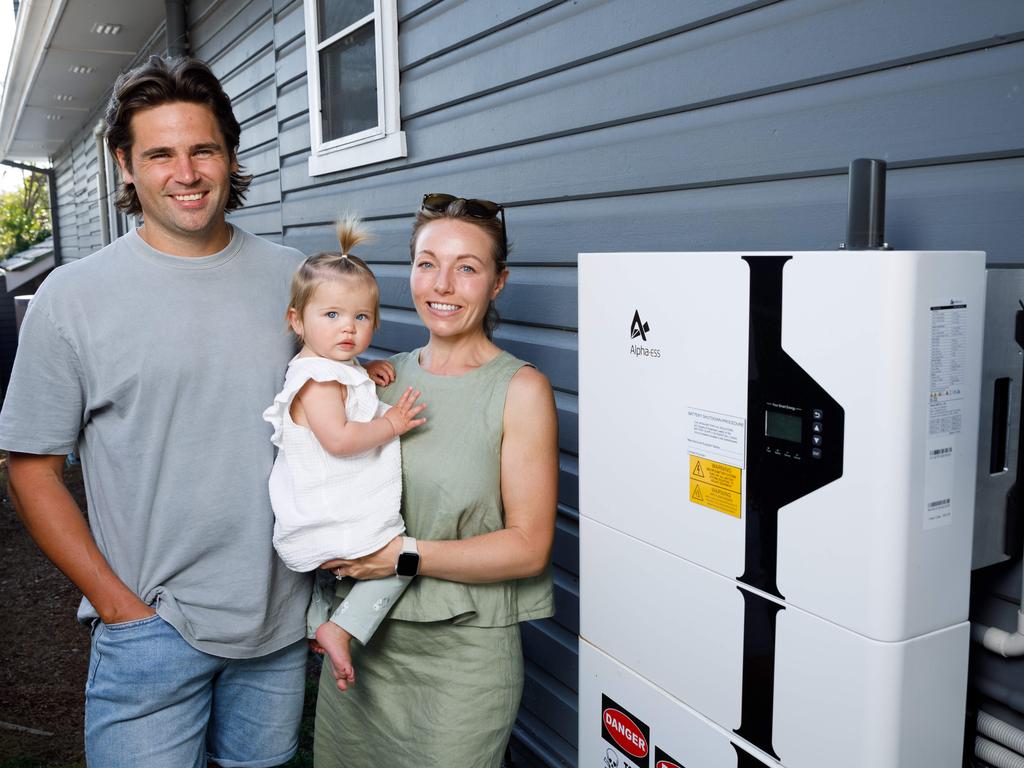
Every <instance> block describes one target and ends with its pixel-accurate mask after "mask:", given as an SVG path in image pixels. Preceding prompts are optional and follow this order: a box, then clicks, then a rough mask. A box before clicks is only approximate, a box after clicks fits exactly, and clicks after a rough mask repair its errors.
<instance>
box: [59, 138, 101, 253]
mask: <svg viewBox="0 0 1024 768" xmlns="http://www.w3.org/2000/svg"><path fill="white" fill-rule="evenodd" d="M53 167H54V170H55V172H56V177H57V217H58V226H59V228H60V245H61V259H62V261H64V262H70V261H76V260H77V259H81V258H83V257H85V256H88V255H89V254H90V253H92V252H93V251H96V250H98V249H99V248H100V247H102V245H103V234H102V230H101V224H100V215H101V206H100V200H99V178H98V174H99V160H98V158H97V153H96V143H95V139H94V138H93V134H92V130H91V127H90V128H89V129H87V130H84V131H81V132H80V133H79V134H78V136H76V137H75V139H74V141H72V142H71V143H69V144H68V145H65V148H64V150H63V151H62V152H61V153H60V154H58V155H57V156H56V157H54V158H53Z"/></svg>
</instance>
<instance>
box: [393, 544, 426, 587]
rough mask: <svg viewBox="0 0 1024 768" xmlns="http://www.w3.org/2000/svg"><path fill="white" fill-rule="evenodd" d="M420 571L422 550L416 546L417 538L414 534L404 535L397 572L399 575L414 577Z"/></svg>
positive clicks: (396, 566) (396, 567)
mask: <svg viewBox="0 0 1024 768" xmlns="http://www.w3.org/2000/svg"><path fill="white" fill-rule="evenodd" d="M419 572H420V551H419V550H418V549H417V548H416V539H414V538H413V537H412V536H403V537H402V551H401V552H400V553H399V555H398V563H397V564H396V565H395V573H396V574H397V575H399V576H405V577H407V578H410V579H411V578H412V577H413V576H415V575H416V574H417V573H419Z"/></svg>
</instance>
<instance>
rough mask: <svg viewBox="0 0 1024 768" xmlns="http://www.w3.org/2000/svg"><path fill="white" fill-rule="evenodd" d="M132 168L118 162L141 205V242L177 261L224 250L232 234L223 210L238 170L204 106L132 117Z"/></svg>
mask: <svg viewBox="0 0 1024 768" xmlns="http://www.w3.org/2000/svg"><path fill="white" fill-rule="evenodd" d="M130 128H131V136H132V146H131V158H130V159H131V163H130V167H129V163H128V162H127V160H128V158H126V157H125V154H124V152H123V151H122V150H118V151H117V159H118V163H119V164H120V166H121V173H122V175H123V177H124V180H125V183H130V184H134V185H135V191H136V193H137V194H138V196H139V203H140V205H141V206H142V212H143V218H144V222H143V226H142V228H141V229H140V231H139V234H140V235H141V236H142V238H143V239H144V240H145V241H146V242H147V243H149V244H150V245H152V246H153V247H154V248H156V249H157V250H160V251H164V252H165V253H170V254H174V255H179V256H203V255H209V254H211V253H216V252H217V251H219V250H221V249H222V248H224V247H225V246H226V245H227V243H228V240H229V239H230V230H229V229H228V226H227V224H226V223H225V221H224V207H225V206H226V205H227V201H228V195H229V193H230V190H231V172H232V170H234V168H235V167H236V163H235V161H234V160H233V159H232V157H231V152H230V151H229V149H228V147H227V146H226V144H225V141H224V135H223V134H222V133H221V131H220V127H219V126H218V125H217V118H216V117H215V116H214V114H213V111H212V110H210V109H209V108H208V107H206V106H204V105H202V104H193V103H191V102H183V101H177V102H171V103H169V104H161V105H160V106H157V107H150V108H149V109H143V110H140V111H139V112H136V113H135V114H134V115H133V116H132V120H131V124H130Z"/></svg>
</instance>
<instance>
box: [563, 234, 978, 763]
mask: <svg viewBox="0 0 1024 768" xmlns="http://www.w3.org/2000/svg"><path fill="white" fill-rule="evenodd" d="M579 269H580V276H579V291H580V512H581V516H582V518H583V519H582V520H581V526H580V547H581V584H580V601H581V621H580V626H581V630H580V633H581V636H582V638H583V640H585V641H587V642H588V643H591V644H593V645H594V646H595V647H596V648H598V649H600V650H601V651H603V652H604V653H605V654H606V655H607V656H610V657H611V658H612V659H614V660H615V661H616V662H617V663H619V664H623V665H625V666H626V667H628V668H629V669H631V670H632V671H633V672H634V673H635V674H637V675H639V677H640V678H643V679H646V680H647V681H648V682H649V683H650V684H651V685H653V686H654V687H655V688H657V689H658V690H659V691H661V693H662V694H663V695H664V696H665V697H668V699H673V700H677V701H678V702H681V704H682V706H683V707H684V708H688V709H689V710H692V712H694V713H696V716H697V718H698V721H701V719H702V718H703V719H704V720H706V721H708V722H710V723H714V727H715V728H717V729H719V730H720V731H721V732H722V733H723V734H731V736H729V737H728V738H727V741H728V739H729V738H731V739H732V740H734V741H735V740H738V743H740V744H741V745H743V747H744V748H743V749H739V751H738V752H736V751H734V753H735V754H736V755H737V757H736V759H737V760H739V761H740V764H742V761H743V760H747V759H752V758H750V756H751V755H755V754H759V755H761V756H763V757H766V759H768V760H769V761H770V762H769V764H770V763H771V762H773V761H778V762H779V763H781V764H782V765H785V766H787V768H805V767H806V768H811V767H812V766H820V765H830V766H850V768H854V767H855V766H864V765H872V766H877V767H878V768H897V767H899V768H913V767H916V766H921V768H924V766H928V767H929V768H936V767H937V766H950V768H952V767H953V766H956V765H959V761H960V742H961V739H962V737H961V733H962V729H963V723H962V720H963V711H964V694H965V689H966V661H967V644H968V634H969V633H968V625H967V624H966V619H967V610H968V595H969V574H970V560H971V532H972V516H973V504H974V488H975V485H974V480H975V466H976V457H977V445H976V441H977V429H978V407H979V392H978V389H979V380H980V372H981V351H982V344H981V339H982V330H983V320H984V315H985V313H984V302H985V257H984V254H983V253H980V252H969V253H968V252H906V251H850V252H844V251H839V252H794V253H770V254H768V253H657V254H629V253H615V254H582V255H581V256H580V262H579ZM582 664H584V662H583V655H582V651H581V665H582ZM586 674H589V671H587V670H586V669H585V668H584V667H583V666H581V677H582V676H585V675H586ZM612 698H614V696H612ZM620 703H622V704H623V705H625V706H627V707H628V702H620ZM592 706H593V702H585V701H584V700H583V693H582V690H581V704H580V707H581V741H580V748H581V754H583V744H584V735H585V734H584V730H585V728H586V725H585V722H584V718H583V715H582V712H583V711H584V708H585V707H592ZM650 716H651V717H653V715H650ZM726 746H728V745H726ZM744 755H746V757H744ZM676 758H677V759H679V760H681V761H682V764H685V765H687V766H689V767H690V768H693V766H700V765H705V764H706V765H708V766H710V765H718V763H714V762H707V763H702V762H700V761H699V759H698V758H696V757H694V756H689V757H688V756H687V755H685V754H682V755H676ZM634 762H635V761H634ZM734 764H736V763H734ZM752 764H754V765H756V764H759V763H752ZM581 765H588V763H584V762H582V761H581ZM643 765H646V764H643Z"/></svg>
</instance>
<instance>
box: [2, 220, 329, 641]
mask: <svg viewBox="0 0 1024 768" xmlns="http://www.w3.org/2000/svg"><path fill="white" fill-rule="evenodd" d="M301 258H302V254H300V253H299V252H298V251H295V250H293V249H290V248H284V247H282V246H279V245H275V244H274V243H271V242H268V241H266V240H263V239H262V238H258V237H254V236H253V235H250V234H248V233H246V232H243V231H242V230H240V229H238V228H237V227H234V228H233V233H232V238H231V242H230V243H229V244H228V246H227V247H226V248H225V249H224V250H223V251H221V252H220V253H217V254H214V255H212V256H204V257H199V258H185V257H176V256H169V255H167V254H164V253H161V252H159V251H157V250H155V249H153V248H151V247H150V246H149V245H148V244H146V242H145V241H144V240H142V238H141V237H139V235H138V234H137V233H136V232H130V233H129V234H127V235H125V236H123V237H121V238H120V239H118V240H117V241H115V242H114V243H112V244H111V245H109V246H107V247H106V248H104V249H102V250H101V251H98V252H97V253H94V254H92V255H91V256H88V257H86V258H84V259H82V260H80V261H77V262H74V263H71V264H68V265H67V266H63V267H60V268H59V269H57V270H55V271H54V272H53V274H51V275H50V276H49V277H48V278H47V279H46V281H45V283H44V284H43V286H42V287H41V288H40V290H39V292H38V293H37V294H36V296H35V298H34V299H33V300H32V302H31V305H30V307H29V311H28V313H27V315H26V317H25V321H24V325H23V326H22V330H21V336H20V340H19V349H18V355H17V359H16V361H15V365H14V371H13V373H12V376H11V383H10V387H9V388H8V391H7V394H6V398H5V400H4V404H3V411H2V413H0V448H4V449H6V450H9V451H19V452H23V453H33V454H56V455H60V454H66V453H69V452H70V451H72V450H75V449H76V448H77V451H78V454H79V455H80V456H81V459H82V466H83V470H84V475H85V487H86V496H87V499H88V504H89V526H90V528H91V530H92V533H93V536H94V537H95V539H96V543H97V545H98V546H99V549H100V552H102V553H103V555H104V556H105V557H106V558H107V560H108V561H109V562H110V565H111V566H112V567H113V569H114V572H115V573H117V575H118V576H119V577H120V578H121V579H122V580H123V581H124V582H125V583H126V584H127V585H128V587H129V588H130V589H132V590H133V591H134V592H135V593H136V594H137V595H138V596H139V597H140V598H142V600H144V601H145V602H147V603H150V604H154V605H156V607H157V611H158V612H159V614H160V615H161V616H162V617H163V618H164V619H165V620H166V621H168V622H169V623H170V624H172V625H174V627H176V628H177V629H178V631H179V632H180V633H181V634H182V636H183V637H184V638H185V639H186V640H187V641H188V642H189V643H190V644H192V645H193V646H195V647H196V648H198V649H200V650H202V651H205V652H207V653H211V654H215V655H218V656H222V657H228V658H248V657H255V656H261V655H264V654H266V653H271V652H273V651H275V650H277V649H279V648H282V647H284V646H285V645H287V644H289V643H291V642H293V641H296V640H299V639H300V638H302V637H304V636H305V613H306V605H307V602H308V598H309V592H310V579H309V576H308V574H298V573H293V572H292V571H289V570H288V569H287V568H286V567H285V566H284V564H283V563H282V562H281V560H280V559H279V558H278V557H277V554H276V553H275V552H274V549H273V546H272V543H271V540H272V534H273V526H274V516H273V512H272V511H271V508H270V498H269V493H268V490H267V480H268V478H269V476H270V470H271V467H272V466H273V462H274V451H273V446H272V444H271V442H270V426H269V425H268V424H267V423H266V422H265V421H264V420H263V418H262V416H261V414H262V412H263V409H264V408H266V406H267V405H268V404H269V403H271V402H272V401H273V399H274V395H275V394H276V393H277V391H278V389H279V388H280V385H281V382H282V381H283V380H284V371H285V368H286V366H287V363H288V360H289V358H290V357H291V355H292V353H293V342H292V339H291V337H290V334H289V333H288V332H287V330H286V326H285V320H284V315H285V308H286V306H287V303H288V289H289V282H290V279H291V275H292V273H293V272H294V270H295V268H296V267H297V266H298V263H299V262H300V261H301ZM95 616H96V613H95V611H94V610H93V608H92V606H91V605H89V604H88V601H86V600H83V601H82V607H81V609H80V611H79V617H80V618H82V619H88V618H90V617H95Z"/></svg>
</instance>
